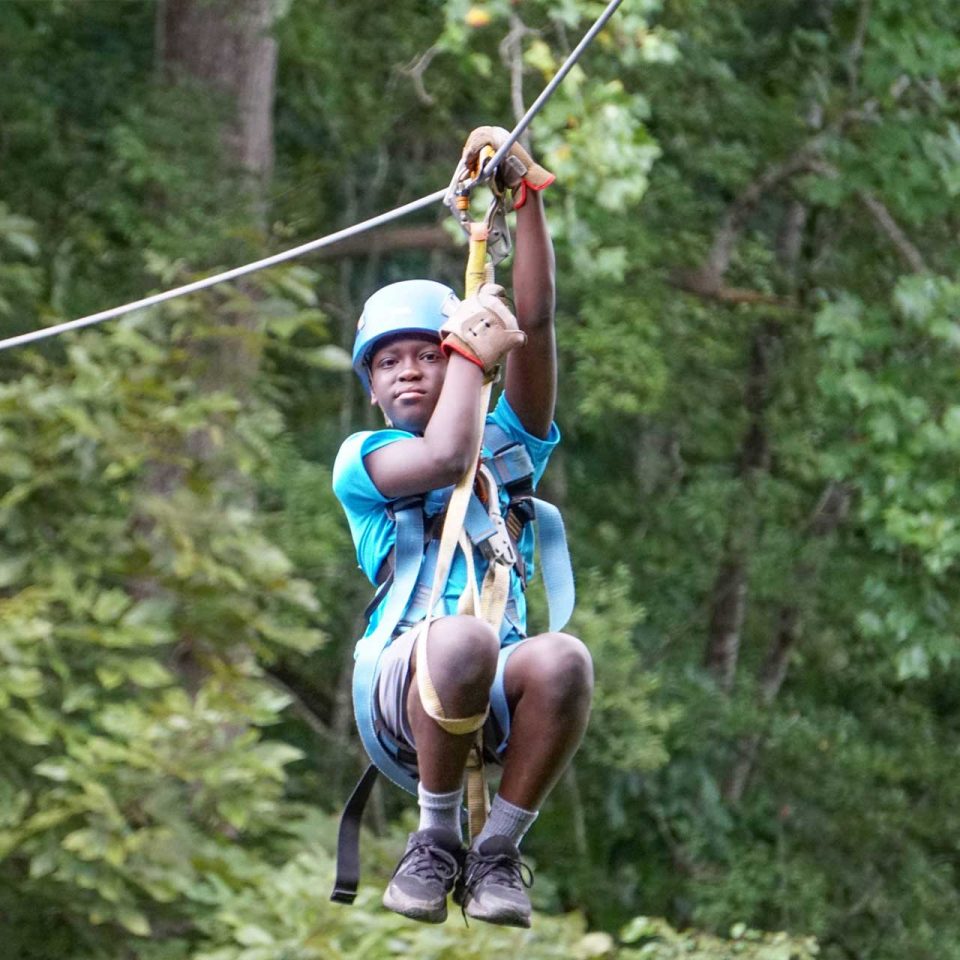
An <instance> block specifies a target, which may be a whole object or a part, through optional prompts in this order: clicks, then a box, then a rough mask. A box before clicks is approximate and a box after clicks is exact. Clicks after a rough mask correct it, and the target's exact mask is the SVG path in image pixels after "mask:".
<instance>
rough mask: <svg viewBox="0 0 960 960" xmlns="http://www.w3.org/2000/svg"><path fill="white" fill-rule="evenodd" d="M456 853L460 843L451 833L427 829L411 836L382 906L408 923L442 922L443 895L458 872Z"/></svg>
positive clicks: (453, 881) (443, 915) (446, 892)
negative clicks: (405, 918) (408, 919)
mask: <svg viewBox="0 0 960 960" xmlns="http://www.w3.org/2000/svg"><path fill="white" fill-rule="evenodd" d="M460 854H461V847H460V840H459V838H458V837H457V835H456V834H455V833H454V832H453V831H452V830H446V829H444V828H442V827H431V828H429V829H427V830H420V831H419V832H417V833H411V834H410V839H409V840H408V841H407V849H406V850H405V851H404V854H403V856H402V857H401V858H400V862H399V863H398V864H397V869H396V870H394V872H393V877H392V879H391V880H390V883H389V885H388V886H387V889H386V891H385V892H384V894H383V905H384V906H385V907H386V908H387V909H388V910H393V911H394V913H399V914H402V915H403V916H404V917H410V919H411V920H422V921H424V922H425V923H443V921H444V920H446V919H447V894H448V893H449V892H450V891H451V890H452V889H453V885H454V883H455V882H456V879H457V875H458V874H459V873H460Z"/></svg>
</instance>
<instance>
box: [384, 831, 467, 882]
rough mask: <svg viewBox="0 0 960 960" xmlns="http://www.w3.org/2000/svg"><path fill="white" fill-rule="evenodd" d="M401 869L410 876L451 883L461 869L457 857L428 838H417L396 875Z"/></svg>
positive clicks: (401, 861)
mask: <svg viewBox="0 0 960 960" xmlns="http://www.w3.org/2000/svg"><path fill="white" fill-rule="evenodd" d="M401 870H402V871H403V872H404V873H406V874H407V875H408V876H413V877H420V878H421V879H424V880H439V881H440V882H441V883H444V884H446V883H449V882H450V881H451V880H453V878H454V877H456V875H457V873H458V872H459V870H460V865H459V864H458V863H457V858H456V857H455V856H454V855H453V854H452V853H447V851H446V850H444V849H443V848H442V847H438V846H437V845H436V844H435V843H432V842H431V841H430V840H428V839H423V840H415V841H414V842H413V844H412V846H411V847H410V849H409V850H407V852H406V853H405V854H404V855H403V856H402V857H401V858H400V862H399V863H398V864H397V869H396V870H394V872H393V875H394V876H396V875H397V874H398V873H400V872H401Z"/></svg>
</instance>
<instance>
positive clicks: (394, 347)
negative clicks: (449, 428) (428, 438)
mask: <svg viewBox="0 0 960 960" xmlns="http://www.w3.org/2000/svg"><path fill="white" fill-rule="evenodd" d="M446 372H447V360H446V357H444V355H443V354H442V353H441V352H440V344H439V343H438V341H437V340H436V339H435V338H433V337H426V336H404V337H397V338H396V339H394V340H388V341H387V342H386V343H385V344H384V345H383V346H381V347H378V348H377V350H376V352H375V353H374V354H373V357H372V358H371V360H370V402H371V403H377V404H379V405H380V409H381V410H383V413H384V416H386V418H387V420H389V422H390V423H392V424H393V426H395V427H397V428H399V429H400V430H409V431H410V432H411V433H423V431H424V430H425V429H426V426H427V423H429V421H430V417H431V415H432V414H433V410H434V407H436V405H437V400H438V399H439V398H440V390H441V388H442V387H443V378H444V375H445V374H446Z"/></svg>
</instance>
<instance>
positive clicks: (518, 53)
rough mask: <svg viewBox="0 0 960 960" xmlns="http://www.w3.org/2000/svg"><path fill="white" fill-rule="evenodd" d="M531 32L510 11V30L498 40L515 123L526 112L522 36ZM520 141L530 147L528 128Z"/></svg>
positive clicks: (532, 31) (533, 31) (531, 31)
mask: <svg viewBox="0 0 960 960" xmlns="http://www.w3.org/2000/svg"><path fill="white" fill-rule="evenodd" d="M533 33H536V31H535V30H531V29H530V28H529V27H528V26H527V25H526V24H525V23H524V22H523V21H522V20H521V19H520V18H519V17H518V16H517V15H516V14H515V13H511V14H510V30H509V32H508V33H507V35H506V36H505V37H504V38H503V39H502V40H501V41H500V59H501V60H502V61H503V63H504V66H506V67H508V68H509V70H510V105H511V106H512V108H513V118H514V121H515V122H517V123H519V122H520V119H521V118H522V117H523V115H524V114H525V113H526V112H527V108H526V106H525V105H524V101H523V38H524V37H526V36H528V35H529V34H533ZM520 143H521V144H522V145H523V146H524V147H525V148H526V149H527V150H529V149H530V132H529V128H528V129H527V130H524V131H523V133H522V134H521V135H520Z"/></svg>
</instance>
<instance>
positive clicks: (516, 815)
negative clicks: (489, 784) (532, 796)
mask: <svg viewBox="0 0 960 960" xmlns="http://www.w3.org/2000/svg"><path fill="white" fill-rule="evenodd" d="M539 813H540V811H539V810H524V809H523V807H517V806H514V805H513V804H512V803H510V801H509V800H504V799H503V797H501V796H500V794H499V793H498V794H497V795H496V796H495V797H494V798H493V803H491V804H490V816H489V817H487V822H486V823H485V824H484V825H483V829H482V830H481V831H480V834H479V836H478V837H477V838H476V840H474V841H473V847H474V849H476V848H477V847H478V846H480V844H481V843H483V841H484V840H486V839H487V838H488V837H508V838H509V839H510V840H512V841H513V843H515V844H516V845H517V846H518V847H519V846H520V841H521V840H523V837H524V835H525V834H526V832H527V831H528V830H529V829H530V827H531V826H533V821H534V820H536V819H537V816H538V814H539Z"/></svg>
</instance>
